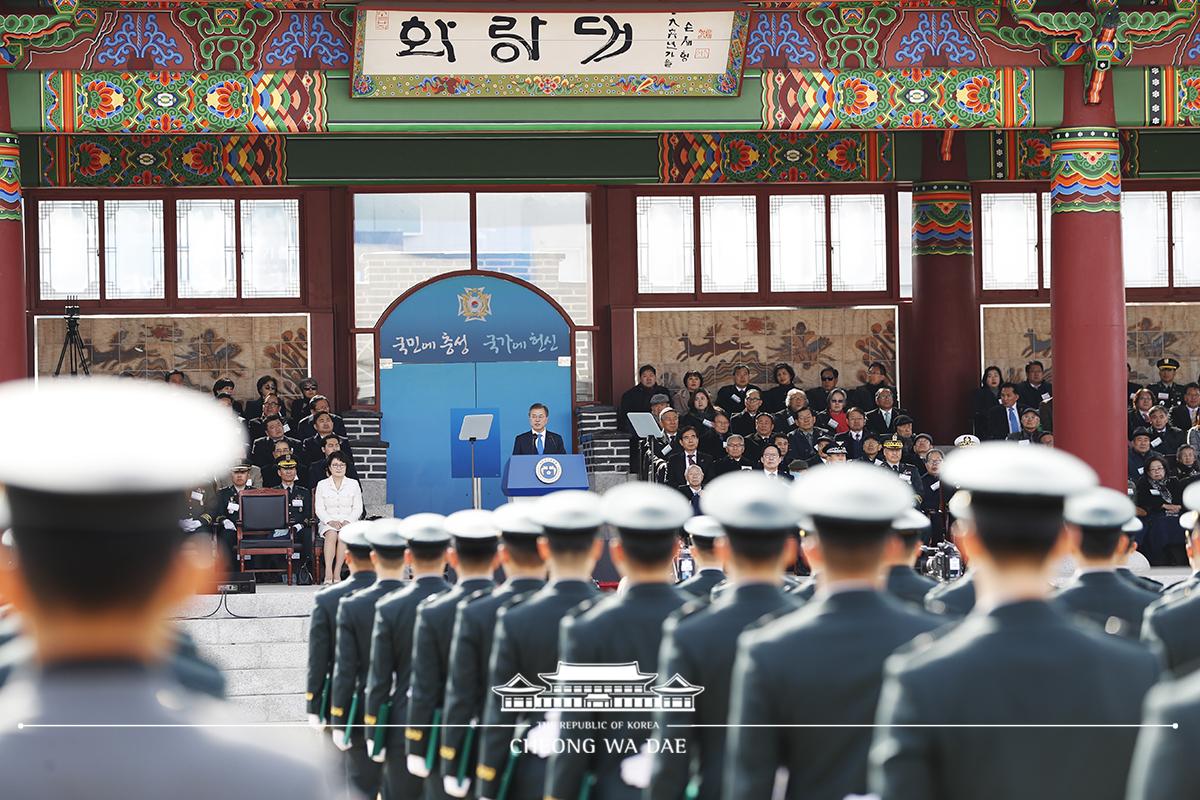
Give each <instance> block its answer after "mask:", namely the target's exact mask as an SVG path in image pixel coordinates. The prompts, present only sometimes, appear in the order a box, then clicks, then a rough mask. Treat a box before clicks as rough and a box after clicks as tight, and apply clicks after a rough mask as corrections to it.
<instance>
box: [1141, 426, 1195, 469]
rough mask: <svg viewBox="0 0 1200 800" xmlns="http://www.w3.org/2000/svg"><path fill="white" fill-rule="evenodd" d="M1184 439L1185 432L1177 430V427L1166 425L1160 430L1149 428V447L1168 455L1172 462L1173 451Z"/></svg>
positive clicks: (1185, 438) (1185, 436)
mask: <svg viewBox="0 0 1200 800" xmlns="http://www.w3.org/2000/svg"><path fill="white" fill-rule="evenodd" d="M1186 441H1187V434H1185V433H1184V432H1183V431H1181V430H1179V428H1175V427H1172V426H1170V425H1168V426H1167V427H1165V428H1163V429H1162V430H1161V431H1156V430H1154V429H1153V428H1151V429H1150V449H1151V450H1154V451H1156V452H1159V453H1162V454H1163V455H1165V456H1169V457H1170V458H1171V461H1172V463H1174V460H1175V451H1176V450H1178V449H1179V448H1180V447H1181V446H1182V445H1183V444H1184V443H1185V442H1186ZM1156 442H1157V444H1156Z"/></svg>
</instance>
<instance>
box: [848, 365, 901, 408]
mask: <svg viewBox="0 0 1200 800" xmlns="http://www.w3.org/2000/svg"><path fill="white" fill-rule="evenodd" d="M884 386H886V387H888V388H889V389H891V390H892V398H893V399H894V400H895V401H896V402H897V403H898V402H899V401H900V398H899V397H898V396H897V395H896V387H895V386H894V385H893V384H892V381H891V379H890V378H889V377H888V374H887V366H886V365H885V364H884V363H883V362H881V361H872V362H871V364H870V366H868V367H867V382H866V383H863V384H859V386H858V388H857V389H855V390H854V391H853V392H852V393H851V397H850V399H849V400H848V401H847V402H849V403H850V405H853V406H858V407H859V408H861V409H862V410H863V412H864V413H866V412H868V411H874V410H875V394H876V392H878V391H879V390H880V389H881V388H883V387H884Z"/></svg>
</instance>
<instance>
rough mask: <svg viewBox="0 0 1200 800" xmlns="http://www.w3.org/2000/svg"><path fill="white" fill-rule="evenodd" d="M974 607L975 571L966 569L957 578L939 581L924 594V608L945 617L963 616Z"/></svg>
mask: <svg viewBox="0 0 1200 800" xmlns="http://www.w3.org/2000/svg"><path fill="white" fill-rule="evenodd" d="M973 608H975V573H974V572H972V571H971V570H967V571H966V572H965V573H963V576H962V577H961V578H959V579H958V580H954V581H949V582H947V583H939V584H938V585H937V586H935V587H933V588H932V589H930V590H929V594H927V595H925V610H926V611H931V612H933V613H934V614H942V615H944V616H947V617H951V618H954V617H965V616H966V615H967V614H970V613H971V609H973Z"/></svg>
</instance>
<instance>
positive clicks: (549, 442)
mask: <svg viewBox="0 0 1200 800" xmlns="http://www.w3.org/2000/svg"><path fill="white" fill-rule="evenodd" d="M542 444H543V450H542V453H540V454H539V453H538V451H537V442H536V441H535V440H534V436H533V431H531V430H529V431H525V432H524V433H521V434H518V435H517V438H516V439H514V440H513V451H512V454H513V455H514V456H536V455H548V456H555V455H566V452H567V448H566V447H564V446H563V438H562V437H561V436H559V435H558V434H557V433H555V432H554V431H546V436H545V439H544V440H543V442H542Z"/></svg>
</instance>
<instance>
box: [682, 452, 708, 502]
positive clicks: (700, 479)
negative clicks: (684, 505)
mask: <svg viewBox="0 0 1200 800" xmlns="http://www.w3.org/2000/svg"><path fill="white" fill-rule="evenodd" d="M683 476H684V480H685V483H684V484H683V486H680V487H679V492H680V494H682V495H683V496H684V497H685V498H687V501H688V502H689V503H691V504H692V513H693V514H699V513H700V493H701V492H702V491H703V490H704V479H705V475H704V470H703V469H702V468H701V467H700V465H699V464H696V465H694V466H691V467H688V468H687V472H685V473H683Z"/></svg>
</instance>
